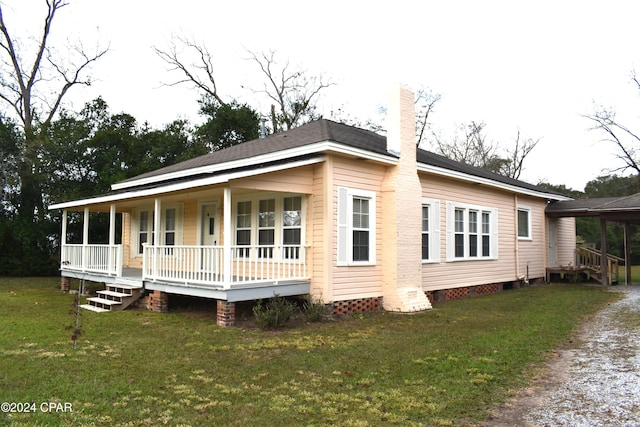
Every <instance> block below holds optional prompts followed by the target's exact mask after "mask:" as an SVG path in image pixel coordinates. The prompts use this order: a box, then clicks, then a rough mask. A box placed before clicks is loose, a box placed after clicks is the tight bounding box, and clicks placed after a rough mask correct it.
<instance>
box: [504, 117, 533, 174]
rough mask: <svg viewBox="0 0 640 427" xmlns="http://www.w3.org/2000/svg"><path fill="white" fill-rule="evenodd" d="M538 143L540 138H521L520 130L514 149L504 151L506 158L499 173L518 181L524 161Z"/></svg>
mask: <svg viewBox="0 0 640 427" xmlns="http://www.w3.org/2000/svg"><path fill="white" fill-rule="evenodd" d="M538 142H540V138H538V139H536V140H534V139H532V138H521V136H520V129H518V133H517V135H516V139H515V147H514V148H513V150H509V149H507V150H506V155H507V156H506V158H505V159H504V162H502V167H501V170H500V171H499V173H501V174H502V175H505V176H508V177H510V178H514V179H519V178H520V174H522V171H523V170H524V160H525V159H526V157H527V156H528V155H529V153H531V151H532V150H533V149H534V148H536V145H538Z"/></svg>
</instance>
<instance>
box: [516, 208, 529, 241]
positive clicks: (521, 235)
mask: <svg viewBox="0 0 640 427" xmlns="http://www.w3.org/2000/svg"><path fill="white" fill-rule="evenodd" d="M518 239H520V240H531V208H530V207H528V206H518Z"/></svg>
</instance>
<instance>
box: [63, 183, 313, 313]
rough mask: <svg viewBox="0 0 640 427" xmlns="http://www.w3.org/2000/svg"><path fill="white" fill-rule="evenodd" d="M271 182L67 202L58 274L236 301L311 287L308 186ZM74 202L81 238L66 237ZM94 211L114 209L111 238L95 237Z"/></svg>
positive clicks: (303, 291)
mask: <svg viewBox="0 0 640 427" xmlns="http://www.w3.org/2000/svg"><path fill="white" fill-rule="evenodd" d="M290 188H291V186H290ZM293 188H296V187H295V186H294V187H293ZM296 189H303V190H306V188H305V187H304V186H300V185H299V186H297V188H296ZM269 190H270V191H259V190H258V191H256V189H255V188H254V189H250V190H248V189H246V188H243V187H237V186H236V187H234V188H233V192H232V186H230V185H226V186H210V187H207V188H204V189H199V190H198V191H193V190H190V191H189V192H186V191H182V192H173V193H161V194H158V195H156V196H155V197H153V198H151V197H148V196H147V197H136V198H133V197H131V198H129V199H123V198H122V197H121V196H120V197H116V196H114V197H113V198H110V197H102V198H97V199H91V200H86V201H85V202H86V203H84V204H82V205H80V203H79V202H75V203H74V204H70V205H69V206H66V205H65V204H61V205H60V206H59V207H60V208H63V212H62V234H61V259H60V270H61V274H62V276H63V277H70V278H77V279H83V280H90V281H94V282H103V283H115V284H128V285H137V286H140V287H141V288H144V289H145V290H150V291H155V290H158V291H162V292H166V293H172V294H180V295H190V296H197V297H205V298H213V299H218V300H225V301H229V302H234V301H244V300H253V299H258V298H268V297H272V296H274V294H278V295H281V296H289V295H304V294H309V293H310V270H311V269H310V268H309V260H310V259H311V256H310V251H309V249H310V246H309V245H307V244H305V243H304V242H305V236H306V235H307V232H306V226H307V225H306V207H307V201H306V199H307V197H308V196H307V195H305V194H304V193H302V192H295V193H293V192H285V191H278V189H269ZM232 195H233V197H232ZM91 202H93V203H91ZM68 211H75V212H82V214H81V218H80V217H78V221H80V220H81V221H82V228H83V230H82V242H81V243H77V241H78V234H79V233H76V237H75V242H74V243H69V242H67V237H68V233H67V226H68V215H69V212H68ZM92 212H102V213H106V212H108V218H109V219H108V224H109V231H108V242H106V243H99V244H97V243H94V242H93V241H92V240H91V239H90V238H89V235H90V224H89V219H90V216H91V215H90V214H91V213H92ZM116 223H118V224H120V223H121V224H122V226H121V229H122V231H121V232H119V233H116V230H117V228H118V227H117V226H116ZM117 242H118V243H117Z"/></svg>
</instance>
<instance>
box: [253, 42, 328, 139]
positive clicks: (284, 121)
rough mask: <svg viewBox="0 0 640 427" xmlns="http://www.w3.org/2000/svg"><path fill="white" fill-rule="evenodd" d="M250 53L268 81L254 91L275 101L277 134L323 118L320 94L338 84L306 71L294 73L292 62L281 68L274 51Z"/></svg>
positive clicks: (296, 70)
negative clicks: (319, 103) (320, 116)
mask: <svg viewBox="0 0 640 427" xmlns="http://www.w3.org/2000/svg"><path fill="white" fill-rule="evenodd" d="M248 52H249V54H250V55H251V58H250V59H251V60H253V61H254V62H255V63H256V64H257V65H258V66H259V67H260V70H261V71H262V73H263V74H264V76H265V77H266V79H267V81H266V82H265V83H264V85H263V88H262V89H261V90H255V91H254V92H258V93H264V94H265V95H267V97H268V98H269V99H270V100H271V101H272V102H273V104H272V107H271V123H272V126H273V131H274V132H279V131H282V130H289V129H291V128H294V127H296V126H299V125H301V124H304V123H307V122H309V121H311V120H315V119H317V118H318V117H319V114H318V113H317V105H316V102H317V99H318V97H319V96H320V92H321V91H322V90H324V89H326V88H328V87H330V86H333V84H334V83H332V82H331V81H329V80H327V79H326V78H325V77H324V76H322V75H318V76H311V75H309V74H307V73H306V71H303V70H298V69H294V70H292V69H291V68H290V63H289V61H287V62H285V64H284V65H283V66H280V65H278V62H277V61H276V58H275V55H276V53H275V52H274V51H269V52H267V53H265V52H262V53H254V52H251V51H248ZM276 110H277V111H276Z"/></svg>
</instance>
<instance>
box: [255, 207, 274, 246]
mask: <svg viewBox="0 0 640 427" xmlns="http://www.w3.org/2000/svg"><path fill="white" fill-rule="evenodd" d="M275 233H276V200H275V199H267V200H260V202H259V203H258V245H259V246H265V247H263V248H260V251H259V253H258V256H259V257H260V258H273V245H274V244H275V235H276V234H275Z"/></svg>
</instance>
